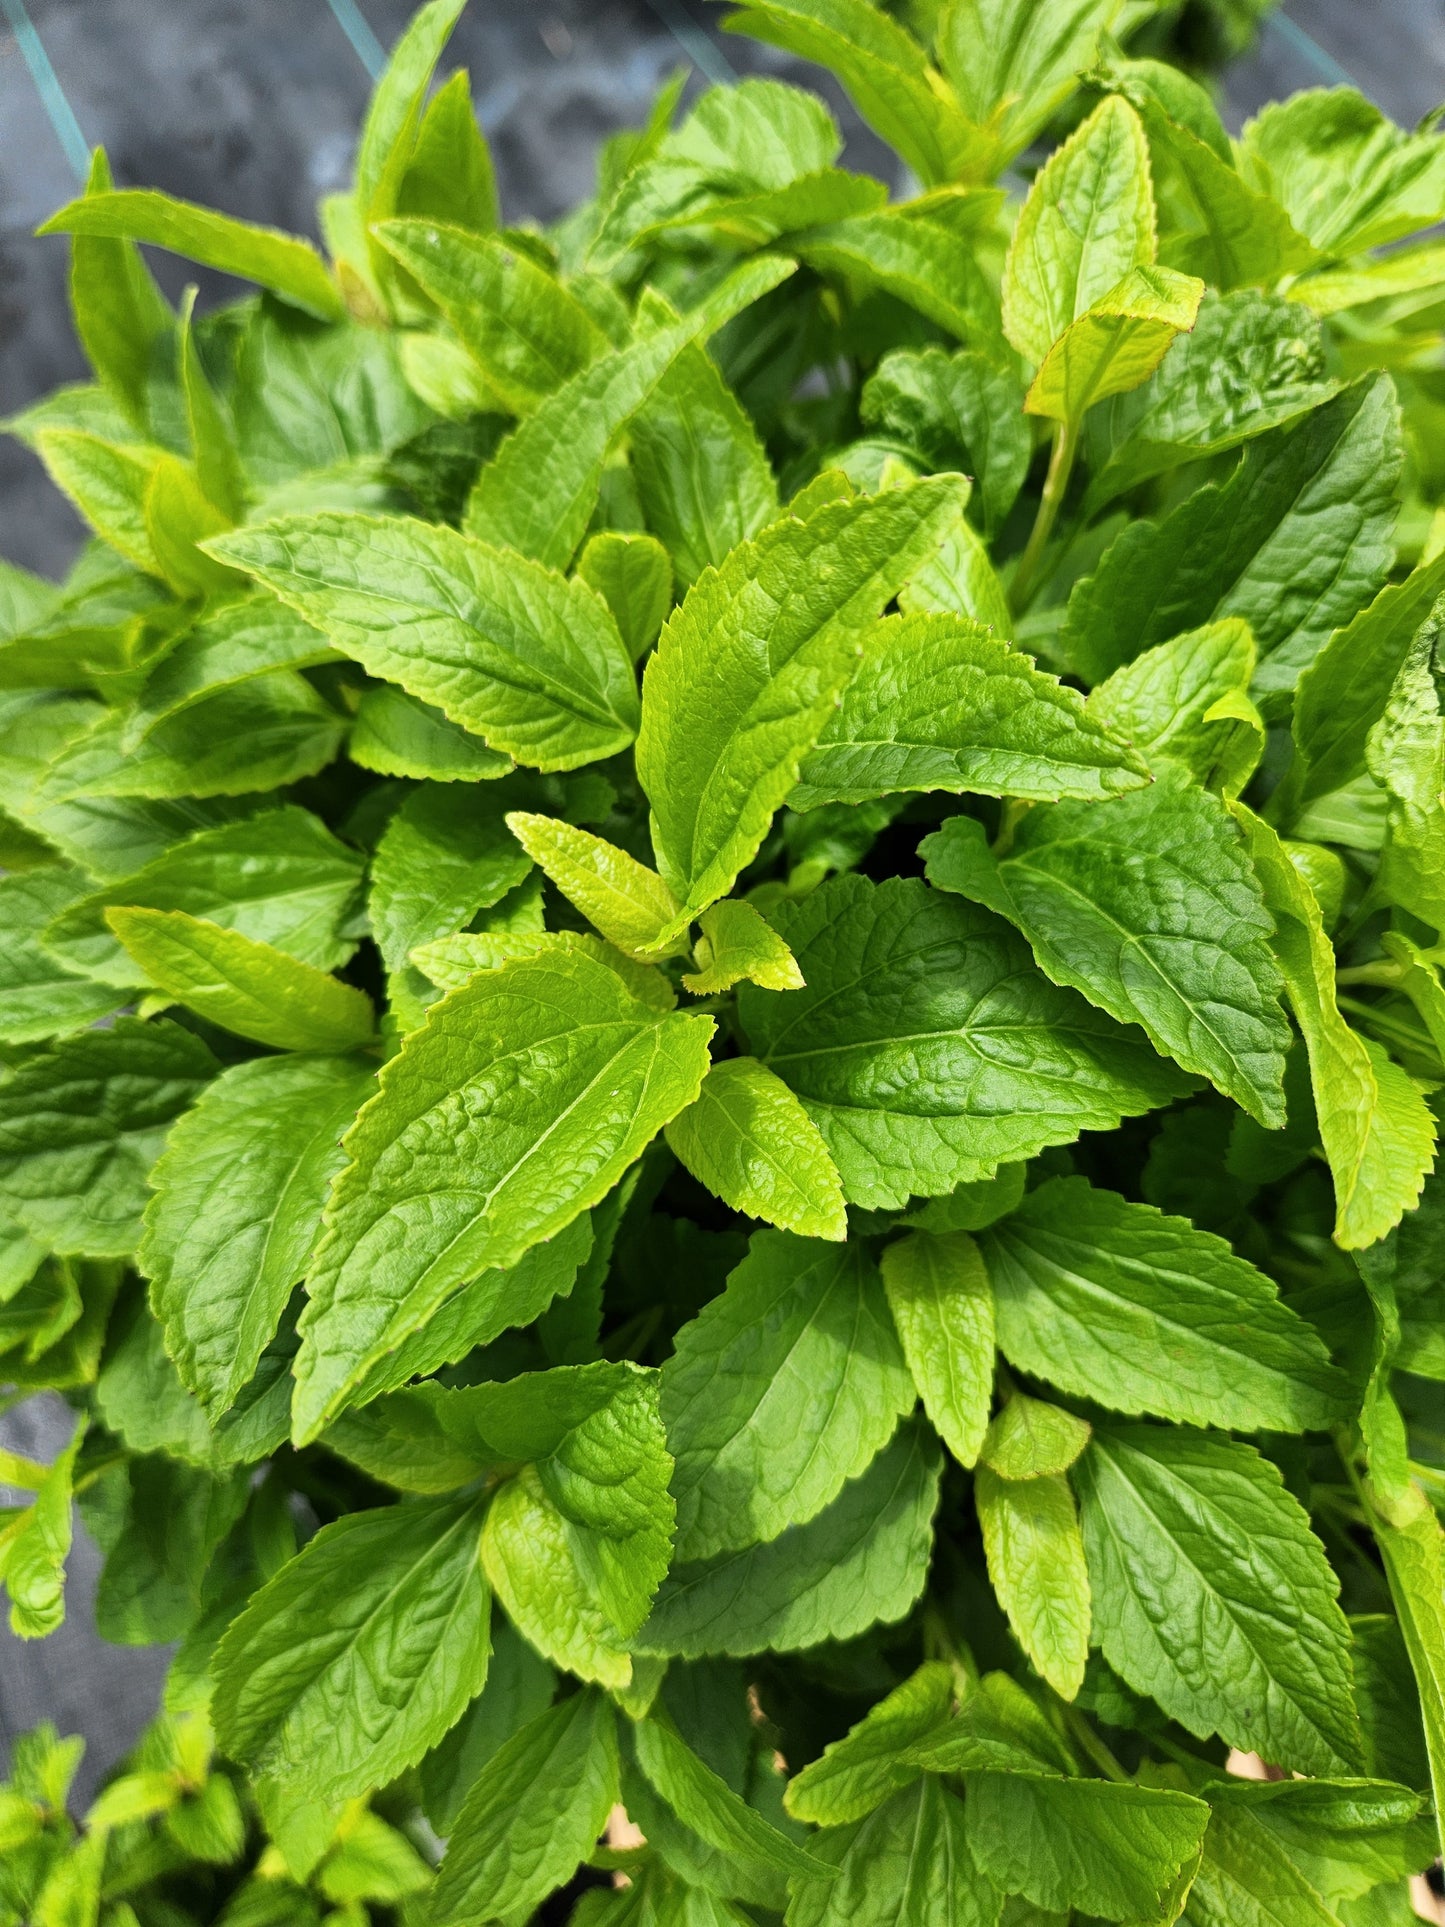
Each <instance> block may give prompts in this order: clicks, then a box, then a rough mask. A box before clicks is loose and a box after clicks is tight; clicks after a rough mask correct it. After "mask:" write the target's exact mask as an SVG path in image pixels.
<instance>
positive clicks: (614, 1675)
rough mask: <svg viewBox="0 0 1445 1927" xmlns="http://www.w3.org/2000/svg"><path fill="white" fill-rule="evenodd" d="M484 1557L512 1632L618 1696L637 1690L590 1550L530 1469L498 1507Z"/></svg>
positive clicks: (505, 1489) (511, 1486) (491, 1519)
mask: <svg viewBox="0 0 1445 1927" xmlns="http://www.w3.org/2000/svg"><path fill="white" fill-rule="evenodd" d="M482 1557H483V1561H484V1563H485V1565H486V1569H487V1576H488V1577H489V1578H490V1580H491V1582H492V1584H493V1585H494V1586H495V1587H496V1590H497V1597H498V1598H499V1599H500V1600H501V1602H502V1604H503V1605H504V1606H505V1607H506V1609H507V1612H508V1614H509V1616H510V1618H511V1620H512V1623H513V1625H515V1626H516V1628H517V1630H518V1631H519V1632H520V1633H521V1634H522V1635H523V1637H524V1638H525V1639H527V1640H529V1641H530V1643H531V1644H532V1645H533V1646H534V1647H535V1648H536V1649H537V1651H538V1652H539V1653H542V1654H544V1655H545V1656H546V1658H547V1659H549V1660H551V1661H552V1662H553V1664H554V1665H557V1666H563V1667H565V1668H566V1669H567V1670H568V1671H569V1672H571V1673H575V1674H576V1675H577V1677H578V1678H579V1679H584V1680H595V1681H596V1682H597V1683H598V1684H599V1685H602V1686H606V1687H608V1688H609V1689H610V1690H612V1691H613V1692H621V1691H623V1690H624V1689H625V1688H626V1687H627V1686H628V1685H629V1684H630V1683H631V1680H632V1660H631V1658H630V1657H629V1655H628V1653H627V1650H626V1648H627V1641H626V1639H625V1637H624V1635H623V1634H622V1633H621V1632H620V1631H619V1630H618V1628H617V1625H616V1623H615V1621H614V1620H613V1619H612V1617H611V1615H610V1614H609V1613H608V1612H606V1611H605V1610H604V1608H603V1607H602V1605H601V1604H600V1602H599V1601H598V1599H597V1597H596V1592H595V1589H594V1588H593V1587H592V1586H590V1585H589V1584H588V1573H587V1567H586V1550H585V1548H584V1547H579V1545H578V1544H577V1536H576V1534H575V1533H574V1532H572V1531H571V1530H570V1528H569V1522H568V1520H567V1519H566V1518H565V1517H564V1516H563V1514H562V1512H561V1511H560V1510H559V1509H558V1507H557V1506H556V1505H555V1504H554V1503H553V1501H552V1499H551V1498H550V1496H549V1495H548V1493H547V1492H546V1491H545V1490H544V1489H543V1487H542V1483H541V1481H540V1479H539V1478H538V1476H537V1474H536V1473H535V1472H533V1471H531V1470H530V1469H529V1470H524V1471H523V1472H522V1473H521V1474H520V1475H519V1476H518V1477H517V1478H515V1479H513V1480H512V1481H511V1482H510V1483H509V1484H507V1485H505V1486H504V1487H503V1488H502V1490H501V1491H500V1492H499V1493H498V1494H497V1496H496V1498H495V1499H494V1500H493V1502H492V1507H491V1510H490V1512H489V1513H488V1514H487V1523H486V1529H485V1532H484V1534H483V1538H482Z"/></svg>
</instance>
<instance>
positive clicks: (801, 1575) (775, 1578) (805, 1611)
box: [635, 1233, 942, 1657]
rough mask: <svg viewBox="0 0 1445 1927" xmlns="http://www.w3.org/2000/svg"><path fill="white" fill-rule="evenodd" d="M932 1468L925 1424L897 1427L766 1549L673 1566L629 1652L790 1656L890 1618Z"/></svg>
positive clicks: (936, 1462) (914, 1554) (900, 1601)
mask: <svg viewBox="0 0 1445 1927" xmlns="http://www.w3.org/2000/svg"><path fill="white" fill-rule="evenodd" d="M764 1235H765V1236H769V1237H773V1236H777V1235H779V1234H776V1233H766V1234H764ZM941 1470H942V1464H941V1460H940V1458H939V1454H938V1450H937V1447H936V1446H935V1445H934V1444H933V1442H932V1440H931V1439H930V1438H929V1436H928V1433H927V1430H926V1428H925V1427H923V1426H920V1425H906V1426H904V1427H903V1428H902V1430H901V1431H900V1432H899V1433H898V1435H897V1436H896V1437H895V1438H894V1440H893V1441H892V1443H891V1444H890V1445H887V1446H885V1448H884V1449H883V1451H881V1452H880V1453H879V1454H878V1457H877V1458H876V1459H875V1460H874V1461H873V1463H872V1465H870V1466H869V1468H868V1470H867V1471H866V1472H865V1473H864V1474H863V1475H862V1477H861V1478H857V1479H854V1480H852V1481H851V1482H850V1483H849V1484H847V1485H845V1486H844V1487H843V1490H842V1491H841V1493H839V1495H838V1497H837V1498H836V1499H835V1500H834V1501H833V1503H832V1504H831V1505H830V1506H827V1507H825V1508H824V1510H823V1511H822V1512H820V1513H818V1515H817V1516H816V1517H815V1518H812V1519H809V1520H808V1521H807V1523H806V1524H803V1525H795V1526H790V1527H789V1528H788V1530H787V1531H786V1532H784V1533H783V1534H782V1535H781V1537H779V1538H777V1539H774V1540H772V1541H771V1542H770V1543H768V1544H766V1545H761V1546H750V1547H748V1548H746V1549H745V1550H742V1551H736V1552H729V1553H723V1554H721V1555H720V1556H719V1557H717V1558H715V1559H712V1560H710V1561H705V1562H699V1563H697V1564H685V1563H684V1564H679V1565H676V1566H674V1567H673V1569H672V1571H671V1572H670V1573H669V1574H668V1576H667V1578H666V1579H665V1580H664V1581H663V1583H662V1590H661V1592H660V1593H659V1594H658V1596H657V1604H656V1605H655V1606H654V1607H653V1609H652V1615H651V1617H650V1618H649V1619H648V1621H647V1622H646V1624H645V1625H644V1626H643V1628H642V1631H641V1632H640V1633H639V1634H638V1636H637V1639H636V1641H635V1650H636V1651H638V1652H642V1653H658V1654H663V1655H667V1654H679V1655H682V1656H684V1657H693V1656H696V1655H698V1654H702V1653H737V1654H748V1653H760V1652H767V1651H769V1650H772V1651H773V1652H779V1653H787V1652H796V1651H798V1650H799V1649H800V1648H804V1647H808V1646H816V1645H818V1644H820V1643H821V1642H822V1641H823V1640H845V1639H851V1638H853V1637H854V1636H855V1635H856V1634H858V1633H860V1632H862V1631H864V1629H865V1628H866V1627H868V1626H872V1625H875V1624H877V1623H879V1622H882V1623H883V1624H885V1625H887V1624H891V1623H892V1622H893V1621H894V1620H897V1619H901V1618H902V1617H903V1615H904V1614H905V1613H906V1612H907V1611H908V1608H909V1607H910V1606H911V1605H912V1604H913V1602H914V1600H915V1599H917V1597H918V1595H919V1593H920V1592H922V1590H923V1585H924V1581H925V1579H926V1578H927V1573H928V1559H929V1553H930V1549H931V1546H932V1540H933V1513H934V1508H935V1507H936V1505H937V1503H938V1480H939V1474H940V1472H941Z"/></svg>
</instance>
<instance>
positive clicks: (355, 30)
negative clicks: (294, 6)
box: [328, 0, 386, 80]
mask: <svg viewBox="0 0 1445 1927" xmlns="http://www.w3.org/2000/svg"><path fill="white" fill-rule="evenodd" d="M328 4H329V6H330V8H331V11H332V12H333V13H334V14H335V15H336V24H337V26H338V27H340V29H341V31H342V32H343V33H344V34H345V35H346V38H347V39H348V40H349V41H350V42H351V50H352V52H353V53H354V54H355V55H356V58H357V59H358V60H359V61H360V62H361V64H362V66H363V67H365V69H366V71H367V73H368V74H370V76H371V78H372V79H373V80H380V78H381V74H382V69H383V68H384V67H385V66H386V49H385V48H384V47H383V46H382V44H381V42H380V41H379V40H378V39H377V37H376V35H375V34H374V33H373V32H372V31H371V28H370V27H369V26H368V24H367V22H366V19H365V17H364V15H363V14H362V11H361V9H360V7H358V6H357V4H356V0H328Z"/></svg>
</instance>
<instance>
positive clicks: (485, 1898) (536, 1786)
mask: <svg viewBox="0 0 1445 1927" xmlns="http://www.w3.org/2000/svg"><path fill="white" fill-rule="evenodd" d="M617 1791H618V1761H617V1727H616V1723H615V1720H614V1716H613V1712H612V1707H611V1705H610V1703H609V1702H608V1700H607V1699H606V1697H605V1696H604V1695H603V1694H602V1693H598V1692H586V1693H576V1694H574V1695H573V1696H572V1698H571V1699H565V1700H561V1701H559V1702H558V1704H557V1705H556V1706H553V1707H550V1708H549V1709H548V1710H547V1711H546V1712H545V1713H543V1714H541V1715H539V1717H538V1718H537V1719H535V1720H533V1721H532V1723H531V1724H530V1725H529V1726H524V1727H523V1728H522V1730H521V1732H520V1733H518V1734H517V1735H516V1737H515V1738H514V1739H511V1740H508V1742H507V1744H506V1745H505V1746H504V1747H502V1748H501V1750H500V1751H499V1752H497V1753H495V1754H494V1755H493V1756H492V1758H491V1759H490V1760H489V1761H488V1762H487V1764H486V1766H485V1767H483V1769H482V1772H481V1775H480V1777H479V1778H478V1780H477V1783H476V1785H475V1786H474V1787H473V1788H472V1790H471V1792H470V1793H469V1794H468V1795H467V1797H466V1800H465V1801H464V1802H463V1804H462V1809H461V1812H460V1813H459V1814H458V1815H457V1819H456V1825H455V1827H454V1828H453V1829H452V1836H451V1842H450V1848H449V1851H448V1853H447V1857H446V1861H445V1863H444V1865H443V1868H442V1871H441V1874H440V1875H439V1877H438V1880H437V1886H436V1893H435V1896H434V1898H433V1901H432V1911H433V1913H434V1915H435V1917H436V1919H437V1920H438V1921H439V1922H452V1921H455V1922H462V1921H471V1920H475V1919H476V1918H477V1917H478V1916H479V1915H482V1916H486V1915H491V1914H496V1915H499V1916H502V1917H505V1918H512V1917H522V1918H524V1917H526V1916H527V1915H529V1914H530V1913H531V1912H532V1910H533V1909H534V1908H535V1907H536V1905H537V1903H538V1902H539V1901H541V1900H544V1899H545V1898H546V1896H547V1895H548V1894H549V1893H551V1892H552V1891H553V1889H554V1888H556V1887H560V1886H561V1885H562V1884H563V1883H564V1882H565V1881H567V1880H570V1879H571V1877H572V1875H573V1873H575V1872H576V1869H577V1865H578V1863H579V1861H581V1860H582V1859H584V1858H585V1857H586V1855H588V1854H589V1853H590V1852H591V1851H592V1847H593V1845H594V1843H595V1842H596V1839H597V1836H598V1834H599V1833H601V1831H602V1829H603V1827H604V1826H605V1825H606V1822H607V1816H608V1814H609V1813H610V1812H611V1810H612V1808H613V1806H614V1805H615V1803H616V1800H617Z"/></svg>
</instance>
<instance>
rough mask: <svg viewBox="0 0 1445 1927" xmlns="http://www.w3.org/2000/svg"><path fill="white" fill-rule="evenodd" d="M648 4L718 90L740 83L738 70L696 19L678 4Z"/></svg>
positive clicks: (657, 0) (670, 0) (669, 0)
mask: <svg viewBox="0 0 1445 1927" xmlns="http://www.w3.org/2000/svg"><path fill="white" fill-rule="evenodd" d="M647 4H648V5H649V6H650V7H651V8H652V11H653V12H654V13H655V14H656V15H657V17H658V19H659V20H660V21H661V22H662V24H663V26H664V27H666V28H667V31H668V32H669V33H670V34H671V35H672V37H673V39H674V40H675V41H676V42H677V43H678V45H679V46H680V47H681V48H682V50H683V52H684V53H685V54H686V55H687V57H688V59H689V60H690V61H691V62H692V64H693V66H694V67H696V68H697V70H698V72H699V73H700V74H702V75H703V76H704V77H705V78H706V79H708V80H710V81H711V82H712V83H713V85H714V86H715V87H728V86H730V85H731V84H732V82H733V81H735V80H736V79H737V77H738V75H737V69H736V68H735V67H734V66H732V65H731V64H730V62H729V61H728V60H727V58H726V57H725V56H724V55H723V53H722V52H721V51H720V50H719V49H718V48H717V47H716V46H714V44H713V43H712V41H711V40H709V38H708V36H707V35H706V34H705V33H704V32H703V30H702V28H701V27H700V26H699V25H698V24H697V22H696V21H695V20H694V19H693V18H692V16H691V15H690V14H688V13H686V12H684V10H683V8H682V7H681V6H680V5H679V4H678V0H647Z"/></svg>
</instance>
